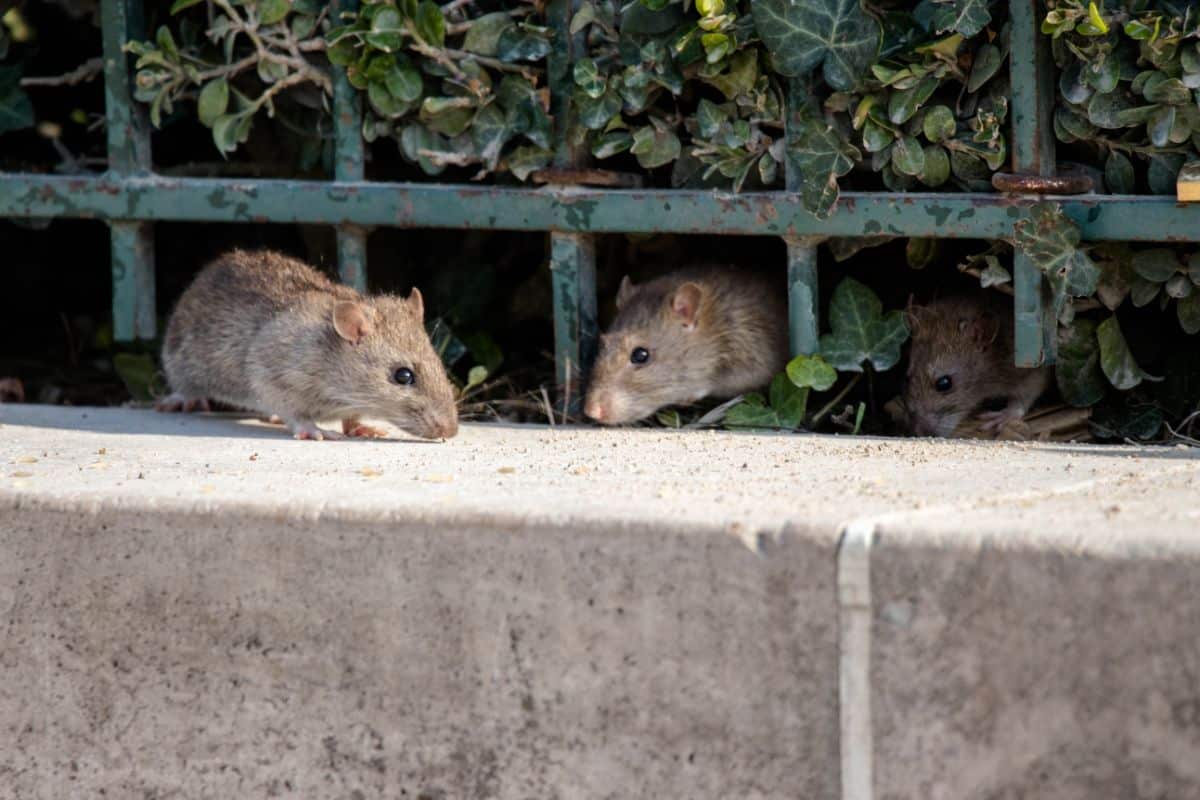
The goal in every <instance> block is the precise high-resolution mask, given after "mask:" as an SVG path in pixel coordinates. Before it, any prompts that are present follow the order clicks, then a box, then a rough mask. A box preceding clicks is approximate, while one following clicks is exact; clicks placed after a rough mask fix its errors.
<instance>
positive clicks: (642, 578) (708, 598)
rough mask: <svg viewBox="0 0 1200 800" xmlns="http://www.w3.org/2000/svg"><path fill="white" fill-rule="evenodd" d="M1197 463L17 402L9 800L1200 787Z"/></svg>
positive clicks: (1191, 456) (1121, 454)
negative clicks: (296, 430)
mask: <svg viewBox="0 0 1200 800" xmlns="http://www.w3.org/2000/svg"><path fill="white" fill-rule="evenodd" d="M1196 456H1197V453H1196V451H1193V450H1188V449H1176V448H1128V447H1093V446H1062V447H1054V446H1046V445H1033V444H998V443H977V442H931V441H912V440H908V441H904V440H872V439H854V438H846V437H843V438H837V437H797V436H764V435H751V434H728V433H713V432H668V431H660V430H649V429H646V430H618V431H611V430H596V429H555V430H549V429H546V428H532V427H528V428H520V427H504V426H497V425H467V426H464V428H463V430H462V433H461V435H460V436H459V437H458V438H456V439H454V440H451V441H449V442H445V443H423V442H416V441H413V440H405V439H398V440H396V441H378V442H296V441H293V440H291V439H289V438H287V437H286V436H285V435H283V434H282V433H281V432H280V431H279V430H278V429H275V428H271V427H269V426H264V425H261V424H258V423H254V422H247V421H240V420H236V419H232V418H227V417H196V416H193V417H181V416H168V415H156V414H154V413H152V412H146V411H132V410H119V409H63V408H48V407H34V406H0V614H2V615H3V616H2V617H0V623H2V627H0V674H3V675H4V676H5V680H4V681H2V682H0V797H5V798H7V797H13V798H17V797H20V798H43V797H45V798H62V797H89V798H90V797H99V796H105V797H138V798H143V797H155V798H167V797H181V798H192V797H197V798H209V797H211V798H230V797H297V798H309V797H321V798H324V797H330V798H371V797H389V798H391V797H403V798H413V799H414V800H416V798H425V800H435V798H437V799H441V800H449V799H450V798H472V799H474V798H504V799H507V798H514V799H515V798H534V799H536V800H541V799H542V798H563V800H574V799H575V798H580V799H581V800H586V799H589V798H721V799H724V798H805V799H806V800H807V799H808V798H814V799H816V800H820V799H823V798H837V797H841V796H843V792H842V772H841V770H842V769H843V766H842V764H841V762H840V760H839V758H840V756H841V755H842V754H843V753H844V752H847V750H848V749H849V748H853V747H855V746H856V744H857V745H858V746H859V747H860V749H861V747H862V746H863V745H864V743H862V742H858V743H853V742H841V741H839V718H840V717H841V716H843V715H845V713H846V711H847V709H846V708H842V707H839V696H838V692H839V672H838V670H839V659H840V658H843V656H844V655H845V651H844V643H841V642H839V617H840V616H841V617H844V616H845V614H846V610H845V609H839V607H838V592H837V574H838V572H837V559H838V544H839V537H840V534H841V532H842V530H843V529H844V528H845V526H846V525H847V524H849V523H851V522H854V523H855V524H856V525H859V526H862V525H867V526H868V527H869V528H870V529H871V530H873V531H874V532H875V545H874V547H873V548H872V551H871V557H870V582H869V583H870V591H871V598H870V607H869V612H870V614H871V626H870V638H871V648H872V651H871V655H870V658H869V660H868V661H864V662H863V663H862V665H861V667H862V669H863V670H864V671H865V672H864V674H867V675H869V679H870V691H869V692H868V693H866V694H865V695H864V696H863V697H861V698H857V699H853V700H852V701H850V702H854V703H859V702H861V703H863V704H864V706H865V707H867V708H869V710H870V717H871V719H872V720H873V726H872V728H871V729H870V732H869V736H868V738H869V739H870V741H869V742H866V743H865V752H867V754H868V760H869V761H870V762H871V763H872V765H873V773H874V788H873V792H871V793H870V796H871V797H873V798H878V800H910V798H911V799H912V800H917V798H921V800H925V799H926V798H928V799H929V800H941V798H946V799H947V800H949V799H950V798H954V799H955V800H958V798H979V799H980V800H1017V799H1018V798H1021V799H1022V800H1024V798H1038V800H1041V799H1042V798H1050V800H1059V799H1061V800H1076V799H1077V798H1079V799H1080V800H1081V799H1082V798H1085V797H1086V798H1100V799H1101V800H1107V798H1113V800H1116V798H1122V799H1124V798H1136V799H1137V800H1160V798H1192V797H1200V688H1198V687H1200V592H1198V591H1197V588H1198V583H1200V504H1198V503H1197V498H1200V459H1197V457H1196ZM843 660H844V659H843ZM843 667H844V664H843ZM850 785H852V782H851V783H847V786H850ZM853 800H865V798H863V797H855V798H853Z"/></svg>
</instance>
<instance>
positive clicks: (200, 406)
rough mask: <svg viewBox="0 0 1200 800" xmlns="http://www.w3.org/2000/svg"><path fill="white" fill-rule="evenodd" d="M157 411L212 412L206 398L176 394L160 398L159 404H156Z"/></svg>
mask: <svg viewBox="0 0 1200 800" xmlns="http://www.w3.org/2000/svg"><path fill="white" fill-rule="evenodd" d="M154 410H155V411H183V412H185V413H189V414H190V413H191V412H193V411H212V408H211V407H210V406H209V404H208V398H206V397H187V396H185V395H182V394H180V393H179V392H174V393H172V394H169V395H167V396H166V397H160V398H159V399H158V402H156V403H155V404H154Z"/></svg>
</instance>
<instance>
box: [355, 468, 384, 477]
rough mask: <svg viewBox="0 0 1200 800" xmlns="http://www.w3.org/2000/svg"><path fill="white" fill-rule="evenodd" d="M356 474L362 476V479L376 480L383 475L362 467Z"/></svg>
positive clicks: (375, 470) (377, 471)
mask: <svg viewBox="0 0 1200 800" xmlns="http://www.w3.org/2000/svg"><path fill="white" fill-rule="evenodd" d="M358 474H359V475H362V476H363V477H364V478H378V477H379V476H380V475H382V474H383V473H382V472H381V471H379V470H377V469H371V468H370V467H363V468H362V469H360V470H359V471H358Z"/></svg>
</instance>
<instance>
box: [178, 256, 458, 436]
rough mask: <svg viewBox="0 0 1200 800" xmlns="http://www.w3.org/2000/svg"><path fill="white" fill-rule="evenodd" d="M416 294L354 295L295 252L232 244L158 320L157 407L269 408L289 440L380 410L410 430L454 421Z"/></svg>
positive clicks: (440, 429) (359, 429)
mask: <svg viewBox="0 0 1200 800" xmlns="http://www.w3.org/2000/svg"><path fill="white" fill-rule="evenodd" d="M423 317H424V303H423V300H422V298H421V293H420V292H419V291H417V290H416V289H413V291H412V293H411V294H410V295H409V296H408V298H400V297H393V296H387V295H380V296H374V297H364V296H363V295H361V294H359V293H358V292H356V291H355V290H354V289H352V288H350V287H348V286H343V285H339V284H335V283H334V282H333V281H331V280H329V279H328V278H326V277H325V276H324V275H322V274H321V273H319V272H317V271H316V270H314V269H312V268H311V267H309V266H308V265H307V264H304V263H303V262H301V261H297V260H296V259H294V258H289V257H288V256H284V255H281V254H279V253H273V252H269V251H260V252H247V251H242V250H235V251H233V252H231V253H228V254H226V255H224V256H222V257H221V258H219V259H217V260H216V261H214V262H212V263H211V264H209V265H208V266H206V267H205V268H204V269H203V270H201V272H200V274H199V275H197V276H196V279H195V281H193V283H192V285H191V286H189V287H188V289H187V290H186V291H185V292H184V293H183V296H182V297H180V299H179V303H178V304H177V305H176V306H175V310H174V311H173V312H172V313H171V318H170V320H169V322H168V323H167V332H166V338H165V339H164V342H163V353H162V360H163V368H164V370H165V372H166V374H167V381H168V383H169V384H170V387H171V391H172V394H171V395H170V396H169V397H167V398H165V399H164V400H163V401H161V402H160V403H159V409H160V410H179V409H181V408H182V409H185V410H189V411H190V410H192V409H193V408H197V407H199V408H207V401H208V400H209V399H212V400H218V401H220V402H223V403H227V404H229V405H232V406H236V407H238V408H243V409H246V410H249V411H257V412H260V413H262V414H265V415H277V416H278V417H279V418H280V419H281V420H282V421H283V422H284V424H286V425H287V426H288V428H289V429H290V430H291V431H292V433H293V434H294V435H295V436H296V438H297V439H322V438H338V437H337V434H335V433H330V432H329V431H323V430H321V429H320V428H318V427H317V422H318V421H320V420H329V419H340V420H342V429H343V432H344V433H346V434H347V435H351V436H381V435H384V434H383V432H381V431H378V430H376V429H373V428H370V427H368V426H365V425H362V424H360V422H359V420H360V419H361V418H362V417H372V418H377V419H384V420H387V421H388V422H390V423H392V424H394V425H396V426H397V427H399V428H401V429H403V430H405V431H408V432H409V433H412V434H415V435H417V436H422V437H426V438H431V439H432V438H447V437H451V436H454V435H455V434H456V433H457V432H458V413H457V408H456V405H455V393H454V388H453V386H452V385H451V384H450V380H449V378H447V377H446V371H445V368H444V367H443V366H442V361H441V359H440V358H439V357H438V355H437V353H436V352H434V349H433V345H432V344H431V343H430V341H429V337H428V335H427V334H426V333H425V327H424V324H423Z"/></svg>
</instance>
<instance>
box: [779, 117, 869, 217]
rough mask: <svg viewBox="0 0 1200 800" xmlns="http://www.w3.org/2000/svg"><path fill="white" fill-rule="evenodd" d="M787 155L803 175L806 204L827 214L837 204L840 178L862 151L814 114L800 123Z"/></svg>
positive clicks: (802, 182)
mask: <svg viewBox="0 0 1200 800" xmlns="http://www.w3.org/2000/svg"><path fill="white" fill-rule="evenodd" d="M787 154H788V157H789V158H791V159H792V166H793V168H794V169H795V170H796V174H797V175H799V176H800V199H801V201H802V202H803V203H804V207H805V208H807V209H808V210H809V211H811V212H812V213H813V214H815V215H816V216H818V217H822V218H824V217H828V216H829V215H830V214H831V213H832V212H833V207H834V204H835V203H837V198H838V183H837V179H838V178H840V177H841V176H843V175H845V174H846V173H847V172H849V171H850V170H851V169H852V168H853V167H854V165H855V163H857V162H858V161H860V160H861V159H862V154H861V153H860V152H859V151H858V149H857V148H855V147H854V145H852V144H850V142H848V141H846V140H845V139H843V138H842V135H841V133H840V132H839V131H838V130H837V129H836V128H833V127H831V126H829V125H826V124H825V123H824V122H822V121H820V120H817V119H814V118H811V117H810V118H807V119H804V120H802V121H801V122H800V123H799V125H797V129H796V131H795V136H794V137H793V141H792V142H790V143H789V145H788V149H787Z"/></svg>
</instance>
